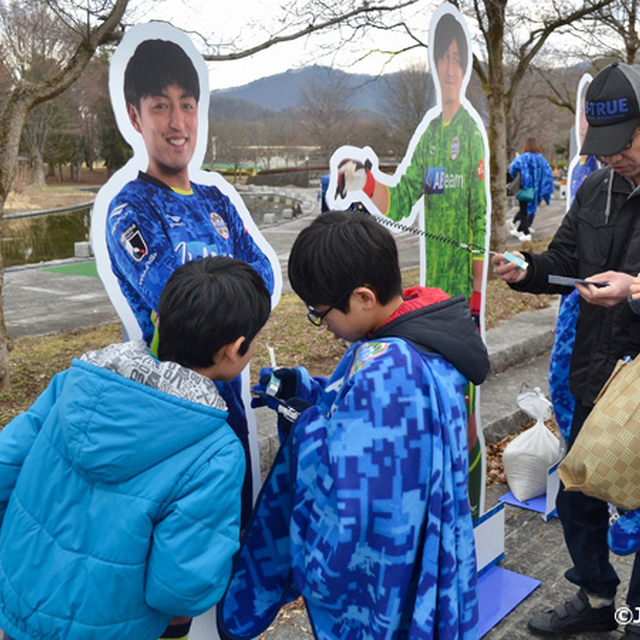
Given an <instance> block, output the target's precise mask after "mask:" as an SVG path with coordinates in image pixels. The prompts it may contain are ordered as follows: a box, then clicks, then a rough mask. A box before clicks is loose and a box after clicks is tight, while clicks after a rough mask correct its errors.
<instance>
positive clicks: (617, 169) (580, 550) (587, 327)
mask: <svg viewBox="0 0 640 640" xmlns="http://www.w3.org/2000/svg"><path fill="white" fill-rule="evenodd" d="M586 115H587V120H588V122H589V129H588V131H587V135H586V137H585V140H584V143H583V146H582V149H581V153H582V154H588V155H589V154H593V155H597V156H599V158H600V159H601V160H602V161H603V162H604V163H605V164H606V165H607V166H605V167H604V168H602V169H600V170H598V171H596V172H594V173H592V174H591V175H590V176H588V177H587V179H586V180H585V181H584V183H583V184H582V186H581V187H580V189H579V190H578V192H577V194H576V197H575V200H574V202H573V204H572V206H571V209H570V210H569V211H568V213H567V215H566V216H565V218H564V220H563V221H562V224H561V225H560V227H559V229H558V231H557V232H556V234H555V236H554V237H553V240H552V241H551V243H550V245H549V247H548V249H547V250H546V251H545V252H543V253H541V254H539V255H534V254H530V253H527V252H523V253H522V254H519V253H518V252H516V255H519V256H520V257H524V259H525V260H526V261H527V263H528V268H527V269H525V270H522V269H518V268H517V266H516V264H514V263H513V262H506V261H505V260H504V255H503V254H498V255H496V256H494V258H493V260H492V263H493V270H494V273H495V274H496V276H497V277H499V278H501V279H502V280H504V281H505V282H507V283H508V284H509V286H510V287H511V288H513V289H516V290H518V291H529V292H531V293H564V294H566V293H569V292H570V291H571V288H569V287H567V286H559V285H554V284H550V283H549V276H550V275H561V276H570V277H574V278H581V279H587V278H588V280H589V281H591V282H596V283H599V284H600V286H597V285H594V284H576V285H575V286H576V289H577V290H578V292H579V294H580V305H579V312H578V319H577V325H576V337H575V343H574V346H573V350H572V354H571V363H570V369H569V386H570V389H571V392H572V394H573V395H574V396H575V400H576V402H575V409H574V413H573V420H572V423H571V433H570V437H569V443H568V444H569V446H571V444H572V443H573V441H574V440H575V438H576V436H577V434H578V432H579V431H580V428H581V427H582V424H583V423H584V420H585V419H586V417H587V415H588V414H589V412H590V411H591V409H592V408H593V403H594V400H595V398H596V396H597V394H598V392H599V391H600V389H601V388H602V386H603V384H604V383H605V381H606V380H607V378H608V377H609V375H610V374H611V372H612V371H613V368H614V366H615V363H616V362H617V361H618V359H620V358H622V357H623V356H631V357H635V356H636V355H637V354H638V353H639V352H640V316H638V315H635V314H634V313H633V312H632V311H631V309H630V307H629V304H628V303H627V298H628V296H629V287H630V285H631V281H632V279H633V277H634V276H635V275H637V274H638V273H639V272H640V189H639V188H638V186H639V185H640V69H639V68H638V67H631V66H629V65H625V64H622V63H614V64H612V65H610V66H608V67H607V68H605V69H604V70H603V71H601V72H600V73H599V74H598V75H597V76H596V77H595V78H594V80H593V81H592V82H591V84H590V86H589V89H588V92H587V97H586ZM603 284H606V286H602V285H603ZM557 509H558V515H559V516H560V520H561V522H562V526H563V530H564V537H565V543H566V545H567V548H568V550H569V553H570V554H571V559H572V561H573V567H572V568H570V569H569V570H568V571H567V572H566V573H565V577H566V578H567V579H568V580H569V581H571V582H573V583H574V584H576V585H578V586H579V587H580V590H579V591H578V593H577V594H576V595H575V596H574V597H573V598H571V600H569V601H568V602H565V603H564V604H561V605H559V606H557V607H556V608H555V609H552V610H549V611H545V612H543V613H539V614H537V615H534V616H533V617H532V618H531V619H530V620H529V629H530V630H531V631H532V632H533V633H537V634H540V635H545V636H563V635H569V634H580V633H584V632H588V631H590V632H594V631H602V632H605V631H611V630H613V629H615V628H616V627H617V626H618V622H629V623H630V624H627V627H626V629H625V635H624V637H625V638H629V639H636V640H640V614H639V613H637V612H640V559H639V557H638V555H636V558H635V562H634V567H633V572H632V575H631V580H630V583H629V589H628V593H627V604H628V606H629V609H630V611H629V615H628V616H626V617H624V616H622V617H621V616H620V615H619V614H620V611H623V612H625V611H627V609H626V608H624V609H621V610H619V611H618V612H616V608H615V602H614V598H615V594H616V588H617V586H618V584H619V583H620V580H619V578H618V576H617V574H616V572H615V569H614V568H613V566H612V565H611V564H610V562H609V548H608V546H607V528H608V510H607V505H606V504H605V503H604V502H602V501H600V500H596V499H595V498H590V497H588V496H585V495H584V494H582V493H579V492H568V491H564V488H563V487H562V486H561V487H560V492H559V494H558V500H557Z"/></svg>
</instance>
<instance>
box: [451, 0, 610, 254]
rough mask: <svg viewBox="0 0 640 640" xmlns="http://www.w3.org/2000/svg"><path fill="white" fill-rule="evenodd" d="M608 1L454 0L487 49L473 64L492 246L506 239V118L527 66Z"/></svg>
mask: <svg viewBox="0 0 640 640" xmlns="http://www.w3.org/2000/svg"><path fill="white" fill-rule="evenodd" d="M612 1H613V0H599V1H597V0H596V1H592V0H583V1H582V2H573V3H572V2H559V3H555V2H554V3H551V4H550V5H548V7H547V5H546V4H545V5H544V6H538V7H536V11H535V12H534V11H532V8H531V6H528V5H527V6H524V5H520V4H517V3H512V4H513V5H515V6H516V7H518V9H517V10H510V11H509V12H507V5H508V4H509V1H508V0H474V2H471V1H470V0H469V1H466V0H460V1H456V2H454V3H453V4H455V5H456V6H458V7H459V8H460V10H461V11H464V10H466V11H467V13H469V14H470V15H472V16H473V17H474V18H475V21H476V22H477V25H478V27H479V29H480V34H481V37H482V43H483V45H484V49H485V50H484V55H485V56H486V59H485V60H481V59H480V58H479V57H478V56H477V55H475V54H474V57H473V68H474V71H475V72H476V73H477V74H478V76H479V77H480V80H481V82H482V86H483V89H484V93H485V95H486V97H487V100H488V102H489V127H488V137H489V147H490V150H491V165H490V169H491V205H492V211H491V220H492V224H491V248H492V249H494V250H500V249H502V248H503V247H504V244H505V239H506V229H505V213H506V197H505V192H506V174H507V154H506V149H507V119H508V116H509V112H510V110H511V106H512V104H513V102H514V99H515V96H516V94H517V92H518V90H519V89H520V85H521V83H522V80H523V78H524V77H525V74H526V71H527V69H528V68H529V67H530V66H531V64H532V63H533V61H534V59H535V58H536V56H537V55H538V54H539V53H540V51H541V50H542V48H543V46H544V45H545V44H546V43H547V42H548V40H549V38H551V36H553V35H554V34H556V33H560V32H561V31H562V30H563V29H565V28H567V27H568V26H569V25H572V24H575V23H578V22H579V21H581V20H584V19H586V18H587V17H588V16H591V15H593V14H594V13H595V12H596V11H598V10H600V9H603V8H604V7H606V6H607V5H609V4H611V2H612ZM576 5H577V7H576ZM507 26H508V29H507ZM507 32H508V35H507ZM521 33H526V34H528V35H525V37H524V40H520V39H518V34H521Z"/></svg>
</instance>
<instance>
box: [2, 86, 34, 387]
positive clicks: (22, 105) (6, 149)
mask: <svg viewBox="0 0 640 640" xmlns="http://www.w3.org/2000/svg"><path fill="white" fill-rule="evenodd" d="M27 114H28V101H27V100H25V95H22V94H21V93H20V92H17V91H14V93H13V94H12V96H11V97H10V98H9V101H8V102H7V104H6V106H5V108H4V109H3V112H2V115H1V116H0V149H2V153H0V225H1V224H2V215H3V213H4V203H5V202H6V200H7V196H8V195H9V190H10V189H11V184H12V183H13V176H14V173H15V168H16V161H17V159H18V147H19V145H20V134H21V133H22V127H23V125H24V121H25V120H26V118H27ZM1 229H2V227H1V226H0V232H1ZM3 268H4V260H3V257H2V249H1V247H0V391H8V390H9V389H10V388H11V377H10V375H9V351H10V350H11V338H10V337H9V334H8V333H7V325H6V321H5V315H4V297H3V288H4V273H3Z"/></svg>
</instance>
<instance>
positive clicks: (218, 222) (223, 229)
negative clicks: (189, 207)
mask: <svg viewBox="0 0 640 640" xmlns="http://www.w3.org/2000/svg"><path fill="white" fill-rule="evenodd" d="M209 220H210V221H211V225H212V226H213V228H214V229H215V230H216V233H217V234H218V235H219V236H221V237H222V238H224V239H225V240H228V239H229V236H230V233H229V227H227V224H226V222H225V221H224V220H223V219H222V217H221V216H220V215H219V214H217V213H216V212H215V211H212V212H211V213H210V214H209Z"/></svg>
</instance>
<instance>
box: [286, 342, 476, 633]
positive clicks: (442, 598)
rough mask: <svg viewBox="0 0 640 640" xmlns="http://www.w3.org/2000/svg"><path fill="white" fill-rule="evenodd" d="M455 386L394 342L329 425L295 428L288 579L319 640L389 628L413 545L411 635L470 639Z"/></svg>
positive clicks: (357, 361) (368, 365)
mask: <svg viewBox="0 0 640 640" xmlns="http://www.w3.org/2000/svg"><path fill="white" fill-rule="evenodd" d="M460 380H461V379H460V377H459V374H458V373H457V372H456V371H455V370H454V369H453V368H452V367H451V366H450V365H449V364H448V363H446V362H445V361H444V360H442V359H441V358H433V359H426V360H425V359H424V358H423V357H422V356H421V355H419V354H418V353H417V352H416V351H415V350H414V349H412V348H411V347H409V346H408V345H407V344H406V343H403V342H402V341H391V342H368V343H365V344H363V345H362V346H361V347H360V348H359V349H358V351H357V353H356V355H355V357H354V360H353V363H352V365H351V369H350V371H349V374H348V378H347V381H346V383H345V384H344V386H343V388H342V390H341V392H340V393H339V394H338V397H337V398H336V400H335V402H334V403H333V408H332V410H331V411H330V414H329V416H328V417H327V416H322V415H318V414H317V413H316V414H315V415H314V414H313V413H310V414H309V415H308V416H307V415H306V414H305V416H303V418H302V421H303V424H301V425H300V426H299V427H297V428H296V432H295V440H296V441H295V446H294V448H295V450H296V452H297V460H296V465H295V470H296V493H295V498H294V508H293V518H292V524H291V549H292V564H293V575H294V579H295V582H296V584H297V586H298V587H299V588H300V590H301V592H302V593H303V595H304V596H305V599H306V601H307V607H308V609H309V612H310V616H311V617H312V619H313V620H314V623H315V626H316V631H317V633H318V636H319V637H321V638H335V637H340V630H341V629H344V628H350V629H354V628H357V629H358V630H359V634H356V635H357V636H358V637H386V633H387V632H388V630H389V629H395V628H398V627H399V626H400V624H401V619H402V617H403V609H404V606H405V603H406V601H407V597H408V586H409V584H410V582H411V580H410V578H411V574H412V568H413V563H414V562H415V561H416V558H417V554H418V553H419V547H420V540H421V539H422V540H423V543H422V544H423V545H424V549H425V550H424V560H423V563H422V564H423V570H422V572H421V578H420V584H419V585H417V587H416V588H417V591H418V595H417V599H416V606H415V611H414V612H413V613H412V615H411V616H410V618H409V619H413V622H412V625H413V626H414V627H416V628H418V629H421V630H422V632H424V633H425V634H426V635H425V637H430V636H429V634H433V633H434V631H435V628H436V626H438V627H442V628H441V629H440V631H441V632H443V631H444V628H448V627H450V626H453V627H456V628H457V627H458V626H460V627H461V628H462V627H464V628H469V629H472V628H473V627H474V625H475V615H474V614H473V611H474V608H473V606H471V607H468V605H467V604H465V605H464V606H462V605H461V601H462V600H468V599H469V594H468V593H467V590H469V589H471V587H470V585H474V584H475V582H474V580H475V578H474V572H475V561H474V552H473V542H472V533H471V534H470V516H469V511H468V501H467V497H466V483H467V475H466V465H467V458H466V449H465V445H464V440H465V433H466V427H465V421H464V415H465V413H464V403H463V400H462V393H461V389H460ZM423 523H425V528H424V529H423V528H422V525H423ZM421 532H424V533H421ZM461 542H462V546H463V547H464V548H463V549H461V548H460V544H461ZM461 579H462V581H461ZM345 584H348V585H349V588H348V589H345ZM444 603H448V604H444ZM443 606H444V607H445V608H448V609H450V610H449V611H446V612H444V611H442V607H443ZM436 608H438V609H439V612H438V613H437V615H436ZM465 612H466V613H465ZM443 614H444V615H443ZM465 615H467V616H468V618H469V619H468V620H466V621H463V618H464V617H465ZM416 637H418V636H416ZM461 637H462V636H461Z"/></svg>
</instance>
